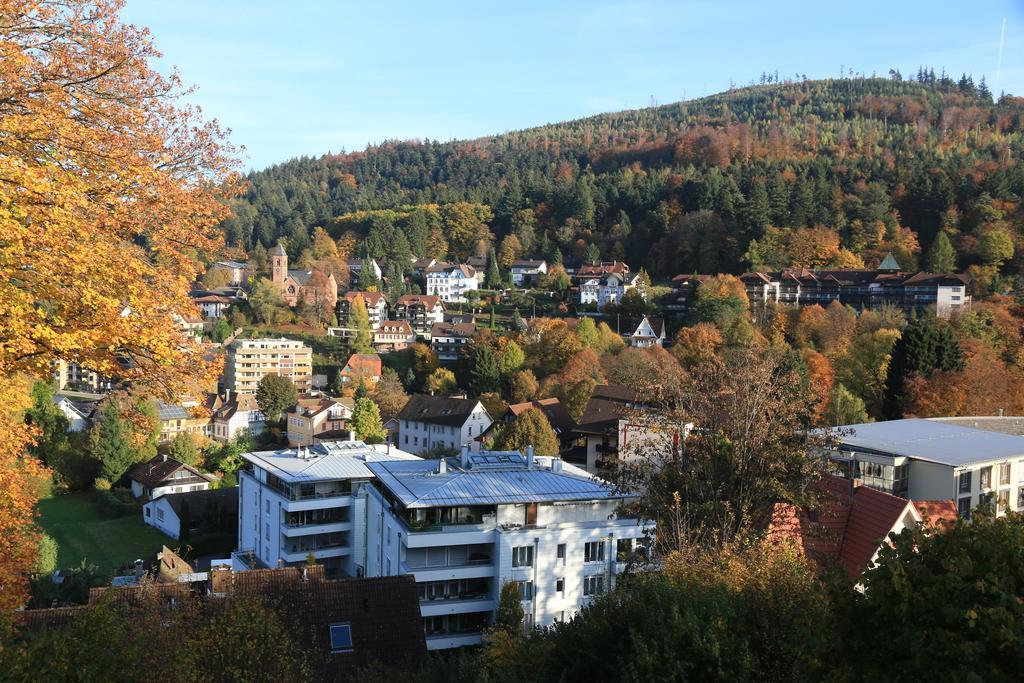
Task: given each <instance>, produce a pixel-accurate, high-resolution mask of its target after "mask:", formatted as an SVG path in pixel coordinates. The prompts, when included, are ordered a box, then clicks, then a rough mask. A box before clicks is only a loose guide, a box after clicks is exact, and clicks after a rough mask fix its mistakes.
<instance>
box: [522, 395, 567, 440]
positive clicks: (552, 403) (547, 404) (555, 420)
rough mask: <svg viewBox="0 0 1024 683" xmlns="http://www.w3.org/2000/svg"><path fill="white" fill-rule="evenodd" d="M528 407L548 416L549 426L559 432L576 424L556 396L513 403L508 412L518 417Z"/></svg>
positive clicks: (565, 430)
mask: <svg viewBox="0 0 1024 683" xmlns="http://www.w3.org/2000/svg"><path fill="white" fill-rule="evenodd" d="M530 408H536V409H537V410H539V411H540V412H542V413H544V417H546V418H548V422H550V423H551V426H552V427H554V429H555V431H556V432H558V433H559V434H562V433H565V432H568V431H570V430H571V429H572V428H573V427H575V426H576V422H575V421H574V420H573V419H572V415H570V414H569V411H568V410H566V408H565V406H564V405H562V402H561V401H559V400H558V399H557V398H542V399H539V400H537V401H527V402H526V403H513V404H512V405H510V406H509V407H508V414H509V415H510V416H512V417H519V416H520V415H522V414H523V413H525V412H526V411H527V410H529V409H530Z"/></svg>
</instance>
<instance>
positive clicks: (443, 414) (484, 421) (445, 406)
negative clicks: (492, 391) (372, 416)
mask: <svg viewBox="0 0 1024 683" xmlns="http://www.w3.org/2000/svg"><path fill="white" fill-rule="evenodd" d="M395 419H396V421H397V422H398V442H397V445H398V447H399V448H401V449H402V450H404V451H409V452H410V453H416V454H417V455H422V454H423V453H426V452H428V451H436V450H439V449H448V450H456V449H458V448H459V446H460V444H464V443H471V444H473V448H474V449H478V448H479V447H480V444H479V441H477V440H476V437H478V436H480V435H481V434H483V433H484V431H486V429H487V428H488V427H490V426H491V423H492V422H493V421H494V420H492V419H491V416H490V415H488V414H487V409H486V408H484V404H483V403H481V402H480V401H478V400H476V399H465V398H446V397H444V396H427V395H425V394H415V395H413V396H412V397H410V398H409V401H408V402H407V403H406V404H405V406H404V407H403V408H402V410H401V412H399V413H398V415H396V416H395Z"/></svg>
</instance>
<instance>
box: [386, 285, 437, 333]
mask: <svg viewBox="0 0 1024 683" xmlns="http://www.w3.org/2000/svg"><path fill="white" fill-rule="evenodd" d="M394 312H395V319H396V320H404V321H405V322H407V323H409V325H410V326H411V327H412V329H413V332H415V333H416V334H418V335H421V336H424V337H429V336H430V328H431V327H432V326H433V325H434V324H435V323H443V322H444V302H442V301H441V298H440V297H437V296H427V295H423V294H406V295H404V296H400V297H398V301H396V302H395V309H394Z"/></svg>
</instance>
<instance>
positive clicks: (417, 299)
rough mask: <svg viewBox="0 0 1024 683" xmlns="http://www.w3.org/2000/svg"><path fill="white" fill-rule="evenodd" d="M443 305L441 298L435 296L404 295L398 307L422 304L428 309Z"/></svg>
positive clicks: (399, 300)
mask: <svg viewBox="0 0 1024 683" xmlns="http://www.w3.org/2000/svg"><path fill="white" fill-rule="evenodd" d="M439 303H441V299H440V297H437V296H434V295H433V294H403V295H402V296H400V297H398V301H396V302H395V304H396V305H401V306H413V305H416V304H422V305H424V306H426V307H427V308H433V307H434V306H437V305H438V304H439Z"/></svg>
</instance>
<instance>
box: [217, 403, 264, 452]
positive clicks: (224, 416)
mask: <svg viewBox="0 0 1024 683" xmlns="http://www.w3.org/2000/svg"><path fill="white" fill-rule="evenodd" d="M229 394H230V392H229ZM218 403H220V402H219V401H218ZM266 419H267V416H266V415H264V414H263V411H261V410H260V406H259V404H258V403H256V395H255V394H234V396H233V397H231V398H228V400H226V401H224V402H223V403H220V405H219V406H218V407H217V408H216V409H215V410H214V411H213V416H212V422H213V438H214V440H216V441H220V442H222V443H224V442H228V441H231V440H233V439H236V438H238V437H239V436H242V435H243V434H245V435H248V436H259V435H260V434H262V433H263V427H264V425H265V424H266Z"/></svg>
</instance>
